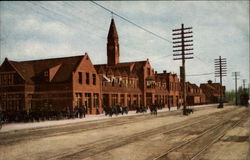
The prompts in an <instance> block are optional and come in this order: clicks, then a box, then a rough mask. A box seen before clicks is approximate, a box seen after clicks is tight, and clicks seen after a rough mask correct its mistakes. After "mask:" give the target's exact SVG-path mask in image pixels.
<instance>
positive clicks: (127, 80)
mask: <svg viewBox="0 0 250 160" xmlns="http://www.w3.org/2000/svg"><path fill="white" fill-rule="evenodd" d="M94 66H95V68H96V71H97V73H98V74H99V76H100V79H102V80H103V81H102V87H101V88H102V104H103V105H105V106H111V107H112V106H114V105H116V104H120V105H121V106H129V107H130V108H131V109H134V107H135V106H148V105H150V104H162V105H164V104H168V103H170V104H171V106H176V105H177V103H178V102H177V101H178V98H179V97H178V91H177V88H178V86H179V79H178V77H177V76H176V75H172V74H171V73H166V72H164V74H157V73H154V69H153V68H152V67H151V65H150V63H149V60H148V59H147V60H145V61H138V62H123V63H120V50H119V38H118V33H117V30H116V26H115V22H114V20H113V19H112V20H111V24H110V28H109V33H108V37H107V64H98V65H94ZM172 86H175V87H172Z"/></svg>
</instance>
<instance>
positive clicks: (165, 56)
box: [30, 1, 213, 76]
mask: <svg viewBox="0 0 250 160" xmlns="http://www.w3.org/2000/svg"><path fill="white" fill-rule="evenodd" d="M91 2H93V3H95V4H97V5H98V6H100V7H102V8H105V7H103V6H101V5H99V4H98V3H96V2H94V1H91ZM30 3H31V2H30ZM32 4H33V5H37V6H39V7H41V8H42V9H44V10H46V11H50V12H52V11H51V10H50V9H48V8H46V7H44V6H42V5H40V4H35V3H32ZM71 7H73V6H71ZM105 9H106V10H107V11H109V12H112V13H113V14H114V15H116V16H118V17H120V18H122V19H124V20H126V21H128V22H129V23H131V24H133V25H135V26H137V27H139V28H141V29H143V30H144V29H145V28H143V27H141V26H139V25H137V24H135V23H134V22H131V21H130V20H128V19H126V18H124V17H122V16H120V15H119V14H117V13H115V12H113V11H111V10H109V9H107V8H105ZM54 14H57V15H59V16H64V15H61V14H59V13H57V12H54ZM47 16H48V15H47ZM72 16H73V14H72ZM48 17H49V18H51V16H48ZM74 17H75V16H74ZM77 18H78V19H81V18H79V17H77ZM86 23H87V22H86ZM98 28H99V27H98ZM144 31H146V32H149V33H151V34H153V35H155V36H157V37H158V35H157V34H155V33H153V32H151V31H149V30H147V29H146V30H144ZM99 38H102V39H106V38H103V37H99ZM158 38H160V37H158ZM162 38H163V37H162ZM162 38H161V39H162ZM163 39H164V38H163ZM164 40H167V39H164ZM167 41H168V42H170V41H169V40H167ZM171 43H172V42H171ZM136 51H137V52H138V50H136ZM139 52H140V51H139ZM170 56H172V54H168V55H164V56H161V57H157V58H156V59H152V60H150V61H153V62H155V61H157V60H159V59H162V58H167V57H170ZM196 57H197V56H196ZM197 58H198V59H200V58H199V57H197ZM200 60H201V59H200ZM201 61H202V62H204V61H203V60H201ZM211 74H213V73H202V74H192V75H186V76H204V75H211Z"/></svg>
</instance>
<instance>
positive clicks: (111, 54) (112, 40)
mask: <svg viewBox="0 0 250 160" xmlns="http://www.w3.org/2000/svg"><path fill="white" fill-rule="evenodd" d="M107 41H108V42H107V56H108V65H115V64H117V63H119V56H120V53H119V40H118V34H117V31H116V26H115V21H114V19H113V18H112V19H111V23H110V27H109V33H108V37H107Z"/></svg>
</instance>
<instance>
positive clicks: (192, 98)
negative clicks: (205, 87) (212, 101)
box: [186, 82, 206, 105]
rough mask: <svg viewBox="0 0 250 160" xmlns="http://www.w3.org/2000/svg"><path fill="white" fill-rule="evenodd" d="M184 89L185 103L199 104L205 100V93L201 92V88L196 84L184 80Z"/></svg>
mask: <svg viewBox="0 0 250 160" xmlns="http://www.w3.org/2000/svg"><path fill="white" fill-rule="evenodd" d="M186 91H187V105H199V104H204V103H205V102H206V101H205V100H206V99H205V94H204V93H203V92H202V89H201V88H199V87H198V86H197V85H196V84H192V83H190V82H186Z"/></svg>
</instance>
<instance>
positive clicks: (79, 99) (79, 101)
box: [76, 93, 82, 107]
mask: <svg viewBox="0 0 250 160" xmlns="http://www.w3.org/2000/svg"><path fill="white" fill-rule="evenodd" d="M81 105H82V93H76V106H77V107H80V106H81Z"/></svg>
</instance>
